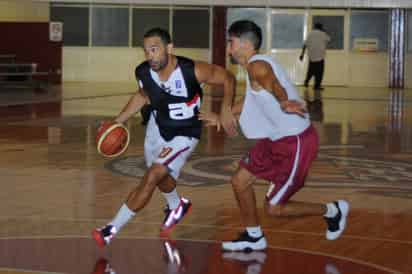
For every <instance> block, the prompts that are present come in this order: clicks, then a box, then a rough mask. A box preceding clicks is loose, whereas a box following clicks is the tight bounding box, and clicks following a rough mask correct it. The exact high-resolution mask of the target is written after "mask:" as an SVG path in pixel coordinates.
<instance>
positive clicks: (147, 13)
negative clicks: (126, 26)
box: [132, 9, 170, 47]
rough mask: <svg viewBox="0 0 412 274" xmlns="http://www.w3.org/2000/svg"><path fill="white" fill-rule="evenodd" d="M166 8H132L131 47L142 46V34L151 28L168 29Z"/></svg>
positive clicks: (167, 11)
mask: <svg viewBox="0 0 412 274" xmlns="http://www.w3.org/2000/svg"><path fill="white" fill-rule="evenodd" d="M169 15H170V12H169V10H168V9H133V27H132V28H133V43H132V45H133V47H142V46H143V35H144V34H145V32H146V31H148V30H149V29H151V28H154V27H159V28H162V29H165V30H167V31H169V29H170V27H169Z"/></svg>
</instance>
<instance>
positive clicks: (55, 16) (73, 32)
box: [50, 5, 89, 46]
mask: <svg viewBox="0 0 412 274" xmlns="http://www.w3.org/2000/svg"><path fill="white" fill-rule="evenodd" d="M50 20H51V21H57V22H63V45H64V46H88V45H89V8H88V7H87V6H85V7H81V6H76V7H64V6H54V5H51V7H50Z"/></svg>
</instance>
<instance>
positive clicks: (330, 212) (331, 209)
mask: <svg viewBox="0 0 412 274" xmlns="http://www.w3.org/2000/svg"><path fill="white" fill-rule="evenodd" d="M336 214H338V208H337V207H336V205H335V204H334V203H327V204H326V213H325V215H323V216H325V217H326V218H333V217H335V216H336Z"/></svg>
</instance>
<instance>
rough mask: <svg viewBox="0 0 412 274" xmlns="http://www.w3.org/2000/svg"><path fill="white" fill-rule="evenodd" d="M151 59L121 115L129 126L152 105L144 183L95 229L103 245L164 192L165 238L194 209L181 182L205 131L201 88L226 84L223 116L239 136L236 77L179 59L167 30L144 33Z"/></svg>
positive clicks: (140, 69) (139, 72)
mask: <svg viewBox="0 0 412 274" xmlns="http://www.w3.org/2000/svg"><path fill="white" fill-rule="evenodd" d="M143 46H144V48H143V49H144V53H145V57H146V61H145V62H143V63H141V64H140V65H139V66H137V68H136V70H135V74H136V77H137V79H138V83H139V88H138V90H137V92H136V93H135V94H134V95H133V96H132V97H131V98H130V100H129V102H128V103H127V104H126V106H125V107H124V108H123V110H122V111H121V112H120V114H119V115H118V116H117V117H116V119H115V121H116V122H118V123H124V122H125V121H127V120H128V119H129V118H130V117H131V116H132V115H133V114H135V113H136V112H138V111H140V110H141V109H142V107H143V106H145V105H147V104H150V106H151V108H152V110H151V111H150V118H149V121H148V122H147V129H146V138H145V159H146V164H147V167H148V169H147V171H146V173H145V175H144V176H143V178H142V179H141V181H140V183H139V184H138V185H137V186H136V187H135V188H134V189H133V190H132V191H131V192H130V193H129V195H128V197H127V199H126V201H125V203H124V204H123V205H122V206H121V208H120V209H119V211H118V213H117V215H116V216H115V217H114V219H113V220H112V221H111V222H109V223H108V224H107V225H105V226H104V227H102V228H98V229H95V230H94V231H93V233H92V234H93V237H94V239H95V240H96V242H97V244H98V245H99V246H101V247H103V246H105V245H107V244H109V242H110V241H111V239H112V238H113V236H114V235H115V234H116V233H118V232H119V230H120V229H121V228H122V227H123V226H124V225H125V224H126V223H128V222H129V221H130V220H131V219H132V218H133V217H134V216H135V215H136V213H138V212H140V210H141V209H143V208H144V207H145V206H146V204H147V203H148V202H149V201H150V199H151V197H152V194H153V191H154V190H155V189H156V188H158V189H159V190H160V191H161V192H162V194H163V195H164V197H165V198H166V200H167V204H168V206H167V208H166V209H165V219H164V221H163V224H162V226H161V229H160V231H161V234H163V235H167V234H168V233H169V232H170V231H171V230H172V229H173V228H174V227H175V225H176V224H177V223H178V222H179V221H180V220H181V219H182V218H183V217H184V216H185V215H186V214H187V213H188V212H189V211H190V209H191V206H192V204H191V202H190V201H189V200H188V199H186V198H183V197H180V196H179V194H178V193H177V191H176V180H177V178H178V176H179V173H180V169H181V168H182V167H183V165H184V164H185V162H186V160H187V159H188V157H189V156H190V154H191V153H192V152H193V150H194V149H195V147H196V145H197V143H198V141H199V138H200V135H201V129H202V122H201V121H200V120H199V119H198V114H199V109H200V106H201V103H202V89H201V86H200V84H202V83H205V84H211V85H214V84H217V85H222V86H223V93H224V96H223V100H222V105H221V112H220V118H221V121H222V126H223V128H224V129H225V130H226V132H227V133H228V135H236V134H237V131H236V119H235V118H234V116H233V114H232V111H231V106H232V102H233V96H234V90H235V78H234V76H233V75H232V74H231V73H229V72H228V71H226V70H225V69H224V68H222V67H220V66H217V65H212V64H208V63H205V62H198V61H193V60H191V59H188V58H185V57H180V56H176V55H174V54H173V53H172V52H173V44H172V41H171V38H170V35H169V33H168V32H167V31H165V30H163V29H160V28H154V29H151V30H149V31H148V32H146V33H145V35H144V40H143Z"/></svg>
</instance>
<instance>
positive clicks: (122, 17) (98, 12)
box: [92, 7, 129, 47]
mask: <svg viewBox="0 0 412 274" xmlns="http://www.w3.org/2000/svg"><path fill="white" fill-rule="evenodd" d="M92 46H117V47H119V46H125V47H127V46H129V9H128V8H108V7H107V8H106V7H93V8H92Z"/></svg>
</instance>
